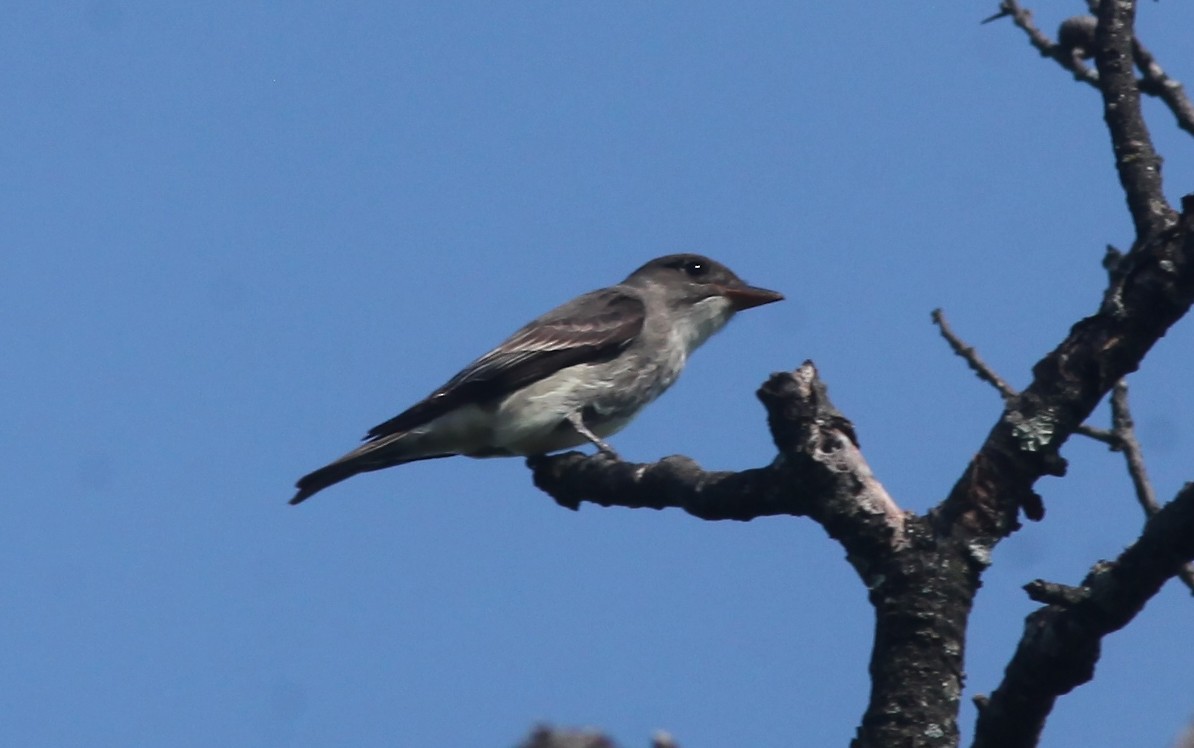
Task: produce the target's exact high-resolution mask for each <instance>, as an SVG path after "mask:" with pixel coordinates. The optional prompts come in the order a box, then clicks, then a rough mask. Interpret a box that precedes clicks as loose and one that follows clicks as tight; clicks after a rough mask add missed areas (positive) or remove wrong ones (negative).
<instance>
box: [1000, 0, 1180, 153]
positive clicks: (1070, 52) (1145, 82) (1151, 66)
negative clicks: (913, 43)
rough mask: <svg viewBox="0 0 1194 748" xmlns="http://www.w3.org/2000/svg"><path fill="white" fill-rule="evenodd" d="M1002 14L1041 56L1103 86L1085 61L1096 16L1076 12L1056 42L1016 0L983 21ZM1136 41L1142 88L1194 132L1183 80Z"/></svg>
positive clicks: (1090, 51)
mask: <svg viewBox="0 0 1194 748" xmlns="http://www.w3.org/2000/svg"><path fill="white" fill-rule="evenodd" d="M1088 5H1091V6H1095V7H1092V8H1091V12H1097V5H1098V3H1093V2H1092V3H1088ZM1000 18H1011V19H1012V22H1013V23H1014V24H1015V25H1016V27H1017V28H1019V29H1021V30H1022V31H1023V32H1024V33H1025V35H1026V36H1027V37H1028V41H1029V43H1030V44H1032V46H1033V47H1034V48H1036V50H1037V51H1038V52H1040V53H1041V57H1047V58H1049V59H1051V60H1054V61H1055V62H1056V63H1057V64H1058V65H1060V66H1061V67H1062V68H1064V69H1065V70H1067V71H1069V73H1070V74H1071V75H1073V76H1074V79H1075V80H1077V81H1080V82H1082V83H1085V84H1087V85H1089V86H1091V87H1092V88H1098V87H1099V73H1098V71H1097V70H1092V69H1091V68H1090V67H1089V66H1088V65H1087V64H1086V63H1085V62H1084V60H1086V59H1087V58H1089V57H1091V56H1092V54H1093V52H1094V45H1095V42H1094V36H1095V29H1096V27H1097V26H1098V19H1096V18H1095V17H1094V16H1074V17H1072V18H1067V19H1066V20H1064V21H1062V22H1061V26H1060V27H1059V28H1058V29H1057V42H1056V43H1054V42H1053V40H1052V39H1050V38H1049V37H1048V36H1047V35H1046V34H1045V33H1044V32H1042V31H1041V30H1040V29H1038V28H1037V27H1036V24H1035V23H1034V22H1033V20H1032V11H1030V10H1028V9H1027V8H1024V7H1021V5H1020V4H1019V3H1018V2H1016V1H1015V0H1003V2H1001V3H1000V4H999V12H998V13H996V14H995V15H993V16H991V17H990V18H986V19H984V20H983V23H990V22H991V21H995V20H998V19H1000ZM1132 43H1133V56H1134V58H1135V60H1136V67H1137V68H1139V70H1140V80H1139V81H1138V82H1137V85H1138V87H1139V89H1140V92H1141V93H1144V94H1147V95H1149V96H1154V97H1156V98H1158V99H1160V100H1161V101H1162V102H1164V103H1165V106H1167V107H1169V111H1170V112H1172V113H1173V116H1174V119H1176V120H1177V126H1178V127H1180V128H1181V129H1183V130H1185V131H1186V132H1188V133H1190V134H1192V135H1194V104H1192V103H1191V102H1190V99H1189V97H1188V96H1187V95H1186V92H1185V89H1184V88H1183V87H1182V84H1181V82H1180V81H1178V80H1175V79H1174V78H1171V77H1169V75H1168V74H1167V73H1166V72H1165V70H1164V68H1162V67H1161V65H1160V63H1158V62H1157V60H1156V58H1155V57H1153V55H1152V53H1151V52H1149V50H1148V49H1147V48H1146V47H1145V46H1144V45H1143V44H1142V43H1141V42H1140V40H1139V39H1138V38H1133V42H1132Z"/></svg>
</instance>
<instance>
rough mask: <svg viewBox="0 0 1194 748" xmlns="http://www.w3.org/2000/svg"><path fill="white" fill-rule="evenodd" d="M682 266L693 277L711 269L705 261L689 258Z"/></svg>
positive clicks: (697, 276)
mask: <svg viewBox="0 0 1194 748" xmlns="http://www.w3.org/2000/svg"><path fill="white" fill-rule="evenodd" d="M681 268H682V269H683V270H684V272H685V273H688V274H689V275H690V276H692V277H693V278H699V277H701V276H702V275H704V274H705V273H707V272H708V271H709V268H708V267H707V266H706V265H705V263H703V262H701V261H700V260H688V261H686V262H685V263H684V264H683V265H682V266H681Z"/></svg>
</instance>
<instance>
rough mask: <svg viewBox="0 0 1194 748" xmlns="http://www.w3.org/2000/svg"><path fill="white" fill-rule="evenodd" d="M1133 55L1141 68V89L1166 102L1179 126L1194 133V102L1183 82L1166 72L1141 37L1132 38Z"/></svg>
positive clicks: (1137, 65)
mask: <svg viewBox="0 0 1194 748" xmlns="http://www.w3.org/2000/svg"><path fill="white" fill-rule="evenodd" d="M1132 56H1133V57H1135V58H1136V67H1137V68H1138V69H1139V70H1140V75H1141V78H1140V91H1141V92H1142V93H1146V94H1148V95H1149V96H1155V97H1157V98H1158V99H1160V100H1161V101H1163V102H1165V105H1166V106H1167V107H1169V111H1171V112H1173V116H1174V117H1175V118H1176V119H1177V126H1178V127H1180V128H1181V129H1183V130H1185V131H1186V132H1188V133H1190V134H1191V135H1194V103H1191V102H1190V97H1188V96H1186V90H1185V89H1184V88H1182V84H1181V82H1180V81H1178V80H1175V79H1173V78H1170V77H1169V75H1167V74H1166V73H1165V70H1164V69H1162V68H1161V65H1160V64H1159V63H1158V62H1157V60H1156V58H1155V57H1153V54H1152V52H1149V51H1148V49H1147V48H1146V47H1145V46H1144V45H1143V44H1142V43H1141V42H1140V39H1139V38H1134V39H1133V40H1132Z"/></svg>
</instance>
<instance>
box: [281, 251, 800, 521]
mask: <svg viewBox="0 0 1194 748" xmlns="http://www.w3.org/2000/svg"><path fill="white" fill-rule="evenodd" d="M782 298H783V296H782V295H781V294H779V293H776V292H775V291H768V290H767V289H765V288H756V287H754V286H749V285H747V284H746V283H744V282H743V281H742V280H741V279H740V278H739V277H738V276H737V275H734V273H733V272H732V271H731V270H730V269H729V268H727V267H726V266H725V265H722V264H721V263H719V262H715V261H714V260H710V259H709V258H708V257H702V256H701V255H695V254H677V255H668V256H666V257H660V258H657V259H654V260H651V261H650V262H648V263H647V264H646V265H643V266H642V267H640V268H639V269H638V270H635V271H634V272H633V273H631V274H630V275H629V277H627V278H626V280H624V281H622V282H621V283H619V284H618V285H616V286H611V287H609V288H603V289H600V290H598V291H592V292H590V293H587V294H584V295H583V296H578V297H577V298H575V299H573V300H572V301H569V302H568V303H566V304H564V305H563V306H559V307H556V308H555V309H553V310H551V311H550V312H548V313H547V314H544V315H543V316H542V317H539V318H538V319H536V320H533V321H532V322H530V323H528V324H527V325H526V326H525V327H523V328H522V329H521V330H519V331H518V332H516V333H514V334H513V335H511V336H510V337H509V338H508V339H507V340H506V341H505V342H504V343H502V344H501V345H499V346H498V347H497V348H494V349H493V350H492V351H490V352H489V353H486V354H485V355H484V356H482V357H481V358H479V359H477V360H476V361H474V362H472V363H471V364H469V365H468V366H466V367H465V368H464V370H463V371H461V372H460V373H459V374H457V375H456V376H454V377H452V379H451V380H449V381H448V383H447V384H445V385H444V386H443V387H440V388H439V389H438V390H436V391H435V392H432V393H431V394H430V395H428V396H427V398H426V399H424V400H422V401H420V402H418V403H415V405H413V406H411V407H410V408H409V409H407V410H405V411H403V412H402V413H399V414H398V415H397V416H394V417H393V418H391V419H390V420H388V421H386V422H385V423H383V424H381V425H379V426H375V427H373V429H371V430H370V431H369V434H368V435H367V436H366V437H365V439H364V442H365V443H364V444H362V445H361V446H359V447H357V448H356V449H354V450H353V451H351V452H349V453H348V454H346V455H344V456H343V457H341V458H340V459H338V460H336V461H335V462H333V463H330V464H329V465H326V466H324V467H321V468H319V469H318V470H316V471H314V472H312V473H309V474H307V475H304V476H303V477H302V478H300V479H299V481H298V483H297V484H296V486H297V487H298V493H296V494H295V495H294V498H293V499H291V500H290V503H291V504H298V503H299V502H301V501H304V500H306V499H308V498H310V497H311V496H312V495H314V494H315V493H317V492H319V491H322V490H323V489H325V488H327V487H328V486H331V485H333V484H335V483H339V482H340V481H342V480H345V479H346V478H351V477H352V476H354V475H356V474H357V473H364V472H368V471H371V470H381V469H382V468H388V467H392V466H394V465H402V464H403V463H407V462H414V461H416V460H430V459H433V458H436V457H451V456H453V455H467V456H469V457H504V456H514V455H537V454H545V453H547V452H554V451H556V450H560V449H567V448H569V447H575V446H577V445H580V444H584V443H585V442H589V443H591V444H593V445H594V446H596V447H597V449H599V450H600V451H602V452H604V453H606V454H608V455H610V456H611V457H614V458H617V454H616V453H615V452H614V450H613V449H612V448H611V447H610V446H609V445H608V444H606V443H605V442H604V441H602V439H603V438H604V437H607V436H609V435H611V434H613V433H615V432H617V431H619V430H620V429H622V427H624V426H625V425H626V424H627V423H629V422H630V419H632V418H633V417H634V416H635V414H637V413H638V412H639V410H641V409H642V407H643V406H644V405H646V404H647V403H649V402H651V401H652V400H654V399H655V398H656V397H658V396H659V395H660V394H661V393H662V392H663V391H664V390H666V389H667V388H668V387H670V386H671V385H672V383H673V382H675V381H676V377H678V376H679V375H680V370H681V369H683V368H684V364H685V362H686V361H687V360H688V355H689V354H690V353H692V352H693V351H694V350H695V349H696V348H697V347H698V346H700V345H701V344H702V343H704V342H705V341H706V340H708V339H709V336H710V335H712V334H713V333H715V332H717V331H718V330H720V329H721V328H722V327H723V326H724V325H725V323H726V322H728V321H729V320H730V318H731V317H733V316H734V313H735V312H739V311H741V310H743V309H749V308H751V307H756V306H760V305H762V304H770V303H771V302H773V301H779V300H781V299H782Z"/></svg>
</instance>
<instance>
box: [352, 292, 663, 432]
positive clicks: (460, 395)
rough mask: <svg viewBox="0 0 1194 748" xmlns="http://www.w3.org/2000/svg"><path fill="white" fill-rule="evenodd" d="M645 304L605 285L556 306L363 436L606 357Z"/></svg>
mask: <svg viewBox="0 0 1194 748" xmlns="http://www.w3.org/2000/svg"><path fill="white" fill-rule="evenodd" d="M645 317H646V307H645V306H644V305H643V302H642V300H641V299H640V298H638V296H635V295H633V294H632V293H631V292H629V291H628V290H626V289H624V288H619V287H613V288H604V289H601V290H600V291H593V292H591V293H587V294H585V295H583V296H579V297H577V298H576V299H573V300H572V301H570V302H568V303H567V304H564V305H563V306H559V307H556V308H555V309H553V310H551V311H550V312H548V313H547V314H544V315H543V316H542V317H539V318H538V319H536V320H534V321H533V322H530V323H529V324H527V325H526V326H525V327H523V328H522V329H521V330H519V331H518V332H516V333H514V334H513V335H511V336H510V337H509V338H508V339H507V340H506V341H505V342H504V343H502V344H501V345H499V346H498V347H497V348H494V349H493V350H492V351H490V352H489V353H486V354H485V355H484V356H482V357H481V358H479V359H477V360H476V361H474V362H472V363H471V364H469V365H468V366H466V367H465V368H464V370H463V371H461V372H460V373H459V374H457V375H456V376H454V377H452V379H451V380H450V381H449V382H448V383H447V384H445V385H444V386H443V387H440V388H439V389H438V390H436V391H435V392H433V393H431V394H430V395H428V396H427V398H426V399H424V400H422V401H421V402H419V403H416V404H415V405H414V406H412V407H411V408H409V409H407V410H406V411H404V412H402V413H400V414H398V415H397V416H395V417H393V418H391V419H390V420H388V421H386V422H385V423H382V424H380V425H378V426H374V427H373V428H372V429H370V430H369V434H368V435H367V436H366V437H365V440H366V441H375V440H378V439H383V438H385V437H387V436H390V435H392V434H396V433H400V432H403V431H407V430H409V429H412V428H415V427H417V426H421V425H423V424H425V423H427V422H428V421H431V420H433V419H435V418H438V417H440V416H442V415H443V414H444V413H447V412H448V411H450V410H452V409H454V408H456V407H458V406H460V405H461V404H463V403H466V402H478V401H484V400H489V399H493V398H497V397H501V396H503V395H506V394H509V393H510V392H513V391H515V390H517V389H519V388H521V387H525V386H526V385H528V384H531V383H532V382H537V381H538V380H540V379H543V378H544V377H547V376H548V375H550V374H553V373H555V372H557V371H559V370H560V369H564V368H567V367H569V366H574V365H576V364H581V363H586V362H597V361H602V360H608V359H609V358H612V357H613V356H616V355H617V354H618V353H619V352H621V351H622V350H623V349H624V348H625V347H626V346H628V345H629V344H630V343H631V342H632V341H633V340H634V339H635V337H637V336H638V334H639V332H640V331H641V330H642V328H643V320H644V318H645Z"/></svg>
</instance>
